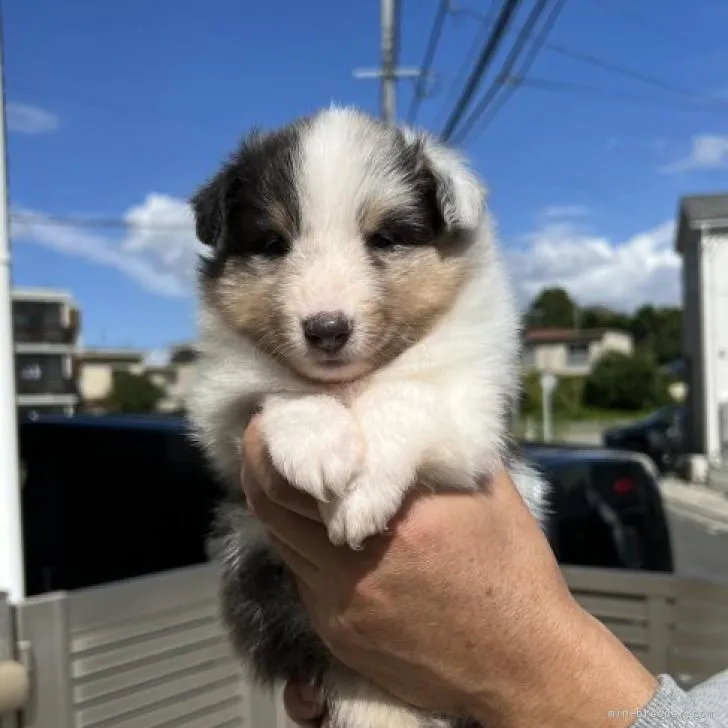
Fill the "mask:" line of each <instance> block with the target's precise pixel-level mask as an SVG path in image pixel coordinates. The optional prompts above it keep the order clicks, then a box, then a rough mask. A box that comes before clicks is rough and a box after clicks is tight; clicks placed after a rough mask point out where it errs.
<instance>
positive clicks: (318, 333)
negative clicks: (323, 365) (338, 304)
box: [302, 311, 352, 354]
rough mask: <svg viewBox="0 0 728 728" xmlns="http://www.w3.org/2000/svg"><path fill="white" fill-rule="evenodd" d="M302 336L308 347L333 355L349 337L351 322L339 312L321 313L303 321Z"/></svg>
mask: <svg viewBox="0 0 728 728" xmlns="http://www.w3.org/2000/svg"><path fill="white" fill-rule="evenodd" d="M302 326H303V335H304V336H305V337H306V341H308V343H309V345H310V346H312V347H314V348H316V349H320V350H321V351H325V352H326V353H327V354H334V353H336V352H337V351H339V350H340V349H342V348H343V347H344V344H346V342H347V341H348V340H349V337H350V336H351V328H352V327H351V321H350V319H349V318H348V317H346V316H345V315H344V314H343V313H342V312H341V311H323V312H322V313H317V314H314V315H313V316H309V317H308V318H306V319H304V320H303V323H302Z"/></svg>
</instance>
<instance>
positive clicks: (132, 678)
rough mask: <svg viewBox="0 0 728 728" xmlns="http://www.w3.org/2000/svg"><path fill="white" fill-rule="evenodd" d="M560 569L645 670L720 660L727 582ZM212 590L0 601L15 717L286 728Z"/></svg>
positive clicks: (148, 727)
mask: <svg viewBox="0 0 728 728" xmlns="http://www.w3.org/2000/svg"><path fill="white" fill-rule="evenodd" d="M564 573H565V575H566V578H567V581H568V583H569V585H570V588H571V590H572V592H573V593H574V595H575V596H576V598H577V599H578V601H579V602H580V603H581V604H582V605H583V606H584V607H585V608H586V609H587V610H588V611H589V612H591V613H592V614H593V615H594V616H596V617H597V618H598V619H600V620H601V621H602V622H603V623H604V624H605V625H606V626H607V627H608V628H609V629H611V630H612V631H613V632H614V633H615V634H616V635H617V637H619V638H620V639H621V640H622V641H623V642H624V643H625V644H626V645H627V646H628V647H629V649H630V650H631V651H632V652H633V653H634V654H635V655H636V656H637V657H638V658H639V659H640V660H642V661H643V663H644V664H645V665H646V666H647V667H648V668H649V669H650V670H651V671H653V672H654V673H664V672H668V673H670V674H671V675H673V676H674V677H675V678H676V679H678V680H679V681H680V682H681V683H682V684H683V685H686V686H689V685H691V684H693V683H695V682H698V681H700V680H702V679H705V678H707V677H709V676H710V675H712V674H714V673H715V672H718V671H720V670H723V669H726V668H728V585H719V584H713V583H708V582H704V581H696V580H689V579H682V578H676V577H672V576H664V575H653V574H645V573H635V572H622V571H613V570H601V569H591V568H590V569H584V568H575V567H566V568H564ZM216 587H217V584H216V576H215V571H214V569H213V568H212V567H211V566H209V565H205V566H199V567H194V568H188V569H181V570H179V571H174V572H166V573H163V574H158V575H154V576H150V577H146V578H142V579H134V580H130V581H127V582H123V583H117V584H113V585H110V586H102V587H95V588H92V589H85V590H81V591H77V592H72V593H58V594H48V595H44V596H41V597H34V598H32V599H29V600H27V601H26V602H23V603H22V604H19V605H17V606H16V607H14V612H15V619H14V624H15V626H14V627H13V625H12V620H10V617H9V614H10V612H9V610H8V609H7V608H5V609H3V604H4V602H3V601H2V600H0V650H3V649H5V654H4V655H3V653H2V652H0V659H2V658H3V657H4V656H5V657H8V656H10V654H11V652H12V651H13V650H15V654H16V656H18V654H20V653H22V655H23V656H24V658H25V663H26V664H27V666H28V668H29V672H30V678H31V684H32V691H31V694H30V699H29V701H28V703H27V705H26V708H25V710H24V711H23V713H22V714H21V715H20V716H19V718H20V719H19V721H18V723H17V725H18V726H20V727H21V728H288V727H290V725H291V724H290V723H289V722H288V721H287V720H286V718H285V715H284V713H283V710H282V706H281V702H280V699H279V696H278V695H277V694H275V695H269V694H266V693H264V692H263V691H260V690H257V689H254V688H253V687H252V686H251V685H250V684H249V683H248V682H246V680H245V679H244V678H243V676H242V675H241V674H240V672H239V670H238V668H237V666H236V663H235V660H234V659H233V657H232V654H231V652H230V648H229V646H228V643H227V640H226V637H225V635H224V632H223V630H222V628H221V625H220V624H219V621H218V613H217V603H216ZM3 630H4V631H5V634H3ZM13 630H14V631H15V635H14V636H13ZM8 635H10V637H8ZM6 720H9V719H8V718H6ZM11 725H12V728H15V725H13V724H11V723H8V726H7V727H6V725H5V724H3V723H2V722H1V720H0V726H1V727H2V728H9V727H10V726H11Z"/></svg>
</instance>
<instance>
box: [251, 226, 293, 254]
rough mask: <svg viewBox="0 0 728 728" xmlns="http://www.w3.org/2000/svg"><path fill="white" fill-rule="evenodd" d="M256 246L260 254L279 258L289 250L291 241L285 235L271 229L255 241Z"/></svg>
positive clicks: (256, 250)
mask: <svg viewBox="0 0 728 728" xmlns="http://www.w3.org/2000/svg"><path fill="white" fill-rule="evenodd" d="M254 248H255V252H256V253H258V254H259V255H265V256H268V257H270V258H278V257H280V256H282V255H285V254H286V253H287V252H288V250H289V248H290V243H289V242H288V240H286V238H285V237H283V235H280V234H279V233H276V232H272V231H271V232H268V233H266V234H265V235H261V236H260V237H259V238H258V240H257V241H256V242H255V245H254Z"/></svg>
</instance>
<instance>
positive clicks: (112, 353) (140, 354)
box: [77, 349, 147, 362]
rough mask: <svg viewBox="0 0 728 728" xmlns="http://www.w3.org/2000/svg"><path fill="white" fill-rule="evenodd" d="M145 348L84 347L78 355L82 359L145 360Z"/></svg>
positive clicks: (101, 360)
mask: <svg viewBox="0 0 728 728" xmlns="http://www.w3.org/2000/svg"><path fill="white" fill-rule="evenodd" d="M146 354H147V352H146V351H145V350H144V349H83V350H81V351H79V352H78V354H77V357H78V359H80V360H82V361H100V362H103V361H143V360H144V357H145V356H146Z"/></svg>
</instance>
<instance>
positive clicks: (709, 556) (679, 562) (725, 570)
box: [668, 509, 728, 583]
mask: <svg viewBox="0 0 728 728" xmlns="http://www.w3.org/2000/svg"><path fill="white" fill-rule="evenodd" d="M668 518H669V521H670V531H671V535H672V543H673V551H674V554H675V568H676V571H677V573H678V574H680V575H681V576H693V577H699V578H707V579H720V580H724V581H726V582H727V583H728V529H727V528H725V527H723V528H716V527H714V526H711V525H710V524H709V523H706V522H705V521H700V520H696V519H694V518H691V517H689V516H686V515H683V514H680V513H678V512H677V511H675V510H673V509H668Z"/></svg>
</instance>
